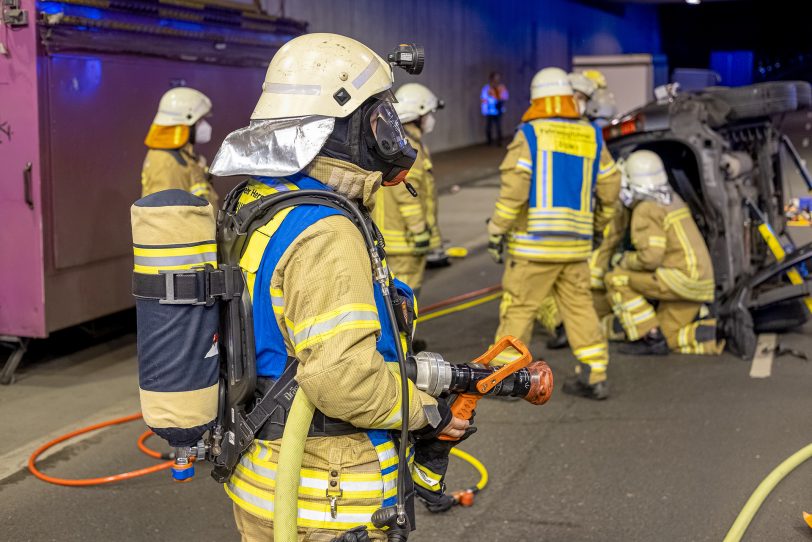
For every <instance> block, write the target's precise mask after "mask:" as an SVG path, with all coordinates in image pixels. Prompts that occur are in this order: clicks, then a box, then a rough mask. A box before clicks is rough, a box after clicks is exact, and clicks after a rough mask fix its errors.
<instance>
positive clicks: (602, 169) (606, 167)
mask: <svg viewBox="0 0 812 542" xmlns="http://www.w3.org/2000/svg"><path fill="white" fill-rule="evenodd" d="M598 168H599V169H598V179H605V178H606V177H608V176H609V175H611V174H613V173H614V172H615V171H616V170H617V162H615V161H614V160H612V161H611V162H609V163H608V164H605V163H600V165H599V166H598Z"/></svg>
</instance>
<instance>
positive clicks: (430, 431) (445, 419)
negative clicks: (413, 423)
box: [412, 397, 454, 439]
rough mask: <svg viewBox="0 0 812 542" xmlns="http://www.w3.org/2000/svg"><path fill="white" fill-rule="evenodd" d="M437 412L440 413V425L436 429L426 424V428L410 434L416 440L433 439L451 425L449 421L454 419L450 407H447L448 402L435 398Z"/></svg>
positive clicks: (441, 398)
mask: <svg viewBox="0 0 812 542" xmlns="http://www.w3.org/2000/svg"><path fill="white" fill-rule="evenodd" d="M437 410H439V411H440V423H438V424H437V426H436V427H433V426H432V425H430V424H427V425H426V427H424V428H422V429H418V430H417V431H412V434H413V435H414V436H415V438H417V439H435V438H437V437H438V436H439V435H440V433H441V432H442V430H443V429H445V428H446V427H447V426H448V424H450V423H451V419H452V418H453V417H454V416H453V414H451V407H449V406H448V400H447V399H445V398H443V397H438V398H437Z"/></svg>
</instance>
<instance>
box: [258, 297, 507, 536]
mask: <svg viewBox="0 0 812 542" xmlns="http://www.w3.org/2000/svg"><path fill="white" fill-rule="evenodd" d="M501 295H502V292H498V293H495V294H491V295H487V296H485V297H483V298H480V299H477V300H474V301H469V302H468V303H463V304H462V305H458V306H456V307H451V308H448V309H444V310H440V311H436V312H433V313H430V314H427V315H426V316H422V317H420V319H418V322H420V321H425V320H430V319H432V318H437V317H439V316H445V315H446V314H452V313H455V312H460V311H463V310H466V309H469V308H471V307H475V306H477V305H481V304H483V303H487V302H488V301H492V300H494V299H497V298H498V297H501ZM315 410H316V407H315V406H314V405H313V403H312V402H311V401H310V399H308V397H307V395H305V394H304V392H303V391H302V390H301V389H300V390H299V393H297V394H296V396H295V397H294V399H293V405H292V406H291V408H290V413H289V414H288V419H287V421H286V422H285V431H284V433H283V434H282V446H281V448H280V449H279V462H278V465H277V470H276V491H275V497H274V540H276V542H297V540H298V536H299V530H298V527H297V525H296V522H297V519H298V516H299V510H298V509H299V502H298V501H299V478H300V476H301V470H302V456H303V455H304V447H305V442H306V441H307V433H308V430H309V429H310V423H311V421H312V420H313V413H314V412H315ZM451 455H453V456H455V457H458V458H460V459H462V460H463V461H465V462H467V463H468V464H470V465H471V466H472V467H474V469H476V471H477V472H478V473H479V477H480V478H479V482H477V484H476V486H475V487H476V490H477V491H479V490H481V489H483V488H484V487H485V486H486V485H487V484H488V469H486V468H485V465H483V464H482V462H481V461H479V460H478V459H477V458H475V457H474V456H472V455H471V454H469V453H467V452H463V451H462V450H458V449H457V448H452V449H451Z"/></svg>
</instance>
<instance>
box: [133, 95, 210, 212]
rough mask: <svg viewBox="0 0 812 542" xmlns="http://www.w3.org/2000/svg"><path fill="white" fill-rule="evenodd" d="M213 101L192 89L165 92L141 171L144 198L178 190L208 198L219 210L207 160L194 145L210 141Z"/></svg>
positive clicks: (150, 130) (147, 142) (151, 131)
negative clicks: (207, 168)
mask: <svg viewBox="0 0 812 542" xmlns="http://www.w3.org/2000/svg"><path fill="white" fill-rule="evenodd" d="M210 113H211V100H209V98H208V97H207V96H206V95H205V94H203V93H202V92H200V91H199V90H195V89H193V88H188V87H178V88H173V89H171V90H169V91H168V92H166V94H164V95H163V97H162V98H161V102H160V104H159V105H158V113H157V114H156V115H155V119H154V120H153V121H152V126H150V129H149V133H148V134H147V137H146V139H145V140H144V143H145V144H146V146H147V147H148V148H149V150H148V151H147V156H146V158H145V159H144V167H143V170H142V171H141V196H147V195H149V194H154V193H155V192H160V191H161V190H167V189H170V188H178V189H180V190H185V191H187V192H191V193H192V194H194V195H195V196H200V197H201V198H205V199H207V200H208V201H209V202H210V203H211V204H212V207H214V208H215V209H217V207H218V203H217V192H215V191H214V187H213V186H212V185H211V182H210V181H209V174H208V172H207V171H206V164H205V158H203V157H202V156H200V155H198V154H196V153H195V147H194V146H195V144H198V143H199V144H203V143H208V142H209V141H210V140H211V125H210V124H209V123H208V121H206V117H207V116H208V115H209V114H210Z"/></svg>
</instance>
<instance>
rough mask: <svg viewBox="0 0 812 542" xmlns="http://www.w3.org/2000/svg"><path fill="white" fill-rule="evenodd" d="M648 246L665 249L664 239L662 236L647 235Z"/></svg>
mask: <svg viewBox="0 0 812 542" xmlns="http://www.w3.org/2000/svg"><path fill="white" fill-rule="evenodd" d="M648 245H649V246H650V247H655V248H665V237H663V236H662V235H649V238H648Z"/></svg>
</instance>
